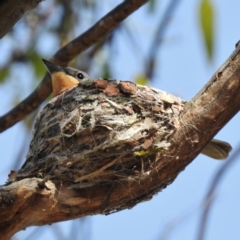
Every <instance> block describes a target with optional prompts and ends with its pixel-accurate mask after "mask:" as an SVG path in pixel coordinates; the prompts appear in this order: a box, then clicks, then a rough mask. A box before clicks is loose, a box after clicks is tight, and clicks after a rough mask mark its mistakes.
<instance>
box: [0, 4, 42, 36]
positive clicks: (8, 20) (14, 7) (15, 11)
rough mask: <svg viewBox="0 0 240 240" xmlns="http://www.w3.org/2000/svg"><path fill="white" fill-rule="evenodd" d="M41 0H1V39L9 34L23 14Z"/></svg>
mask: <svg viewBox="0 0 240 240" xmlns="http://www.w3.org/2000/svg"><path fill="white" fill-rule="evenodd" d="M39 2H41V0H34V1H32V0H21V1H18V2H17V4H16V1H15V0H2V1H1V2H0V26H1V27H0V39H1V38H2V37H3V36H4V35H5V34H7V33H8V32H9V31H10V30H11V29H12V27H13V26H14V24H15V23H16V22H17V21H18V20H19V19H20V18H21V17H22V16H23V14H24V13H25V12H26V11H28V10H30V9H33V8H35V7H36V6H37V5H38V3H39Z"/></svg>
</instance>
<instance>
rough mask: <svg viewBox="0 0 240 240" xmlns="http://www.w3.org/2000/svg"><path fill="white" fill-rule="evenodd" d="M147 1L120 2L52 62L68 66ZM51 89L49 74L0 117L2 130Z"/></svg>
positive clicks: (21, 117)
mask: <svg viewBox="0 0 240 240" xmlns="http://www.w3.org/2000/svg"><path fill="white" fill-rule="evenodd" d="M146 2H147V0H126V1H124V2H123V3H121V4H119V5H118V6H117V7H116V8H114V9H113V10H112V11H110V12H109V13H108V14H107V15H105V16H104V17H103V18H102V19H100V20H99V21H98V22H97V23H96V24H95V25H94V26H92V27H91V28H90V29H89V30H87V31H86V32H85V33H83V34H81V35H80V36H79V37H77V38H75V39H74V40H73V41H71V42H70V43H68V44H67V45H65V46H64V47H62V48H61V49H59V50H58V51H57V53H56V54H55V55H54V56H53V57H52V62H54V63H55V64H57V65H59V66H67V64H68V62H69V61H70V60H72V59H73V58H75V57H76V56H77V55H78V54H79V53H81V52H82V51H84V50H86V49H87V48H89V47H90V46H92V45H93V44H94V43H96V42H97V41H99V40H101V39H103V38H104V37H105V36H106V35H107V34H109V33H110V32H111V31H112V30H113V29H114V28H115V27H116V26H117V25H118V24H119V23H121V22H122V21H123V20H124V19H125V18H127V17H128V16H129V15H130V14H131V13H133V12H134V11H135V10H137V9H138V8H139V7H141V6H142V5H143V4H145V3H146ZM51 91H52V86H51V81H50V78H49V76H48V75H45V77H44V78H43V80H42V81H41V83H40V84H39V85H38V87H37V88H36V89H35V90H34V91H33V92H32V93H31V94H30V95H29V96H28V97H27V98H25V99H24V100H23V101H22V102H21V103H19V104H18V105H17V106H16V107H14V108H13V109H12V110H11V111H9V112H8V113H6V114H5V115H3V116H2V117H0V132H3V131H5V130H6V129H8V128H10V127H11V126H13V125H14V124H16V123H17V122H19V121H21V120H22V119H23V118H24V117H25V116H26V115H27V114H29V113H31V112H32V111H33V110H34V109H36V108H37V107H38V106H39V105H40V104H41V103H42V102H43V101H44V100H45V99H46V98H47V96H48V95H49V94H50V93H51Z"/></svg>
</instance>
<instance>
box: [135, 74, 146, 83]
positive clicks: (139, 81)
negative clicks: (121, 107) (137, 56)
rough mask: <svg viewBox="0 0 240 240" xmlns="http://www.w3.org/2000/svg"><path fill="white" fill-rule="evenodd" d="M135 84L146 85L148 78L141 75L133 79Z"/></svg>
mask: <svg viewBox="0 0 240 240" xmlns="http://www.w3.org/2000/svg"><path fill="white" fill-rule="evenodd" d="M135 82H136V83H137V84H139V85H147V84H148V78H147V76H146V75H143V74H139V75H138V76H137V77H136V78H135Z"/></svg>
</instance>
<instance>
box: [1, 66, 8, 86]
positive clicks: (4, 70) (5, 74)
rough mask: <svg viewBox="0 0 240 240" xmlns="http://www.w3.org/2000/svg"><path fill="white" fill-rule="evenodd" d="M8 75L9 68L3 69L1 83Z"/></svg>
mask: <svg viewBox="0 0 240 240" xmlns="http://www.w3.org/2000/svg"><path fill="white" fill-rule="evenodd" d="M8 75H9V69H8V68H3V69H1V71H0V83H3V82H4V81H5V79H6V77H7V76H8Z"/></svg>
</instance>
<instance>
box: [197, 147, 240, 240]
mask: <svg viewBox="0 0 240 240" xmlns="http://www.w3.org/2000/svg"><path fill="white" fill-rule="evenodd" d="M239 156H240V144H239V147H238V149H237V150H236V151H235V152H234V154H233V155H232V156H231V157H230V158H229V159H228V160H227V161H226V162H225V163H224V164H223V165H222V167H221V168H220V169H219V170H218V171H217V173H216V174H215V176H214V178H213V180H212V183H211V185H210V187H209V190H208V192H207V194H206V196H205V198H204V200H203V203H204V207H203V211H202V215H201V219H200V224H199V228H198V233H197V237H196V239H198V240H203V239H205V237H204V236H205V232H206V227H207V225H208V220H209V215H210V210H211V207H212V204H213V200H214V193H215V191H216V188H217V186H218V185H219V183H220V180H221V179H222V178H223V176H224V174H225V173H227V170H228V169H229V167H231V166H232V165H233V164H234V163H235V162H236V161H237V160H239Z"/></svg>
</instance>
